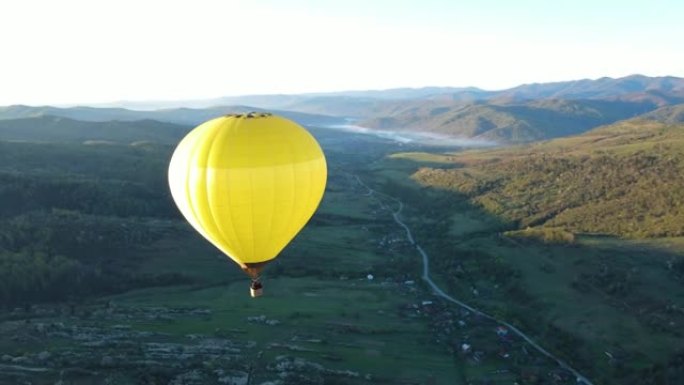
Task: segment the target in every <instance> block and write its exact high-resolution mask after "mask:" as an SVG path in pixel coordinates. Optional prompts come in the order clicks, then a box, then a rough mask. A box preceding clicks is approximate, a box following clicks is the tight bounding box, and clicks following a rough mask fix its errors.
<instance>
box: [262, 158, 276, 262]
mask: <svg viewBox="0 0 684 385" xmlns="http://www.w3.org/2000/svg"><path fill="white" fill-rule="evenodd" d="M276 167H277V165H275V166H274V167H272V168H271V178H270V180H271V192H272V196H273V199H272V201H271V209H270V210H267V211H269V212H270V213H271V218H270V219H269V221H268V231H267V232H266V233H265V234H266V236H267V237H270V236H271V233H272V232H273V217H274V215H273V211H275V210H276V196H277V194H276V191H275V190H276V181H275V179H276ZM268 244H271V245H272V244H273V243H272V242H268ZM262 250H263V248H262ZM266 251H267V252H268V251H269V250H268V249H267V250H266ZM268 254H269V255H267V256H266V257H263V256H262V259H265V258H268V259H272V258H273V257H274V255H270V253H268Z"/></svg>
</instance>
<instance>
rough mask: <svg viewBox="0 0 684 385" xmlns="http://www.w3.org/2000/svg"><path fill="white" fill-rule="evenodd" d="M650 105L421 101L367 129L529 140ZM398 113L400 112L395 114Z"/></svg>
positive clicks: (568, 131)
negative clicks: (447, 102) (405, 130)
mask: <svg viewBox="0 0 684 385" xmlns="http://www.w3.org/2000/svg"><path fill="white" fill-rule="evenodd" d="M652 108H654V106H653V105H651V104H646V103H633V102H621V101H604V100H563V99H551V100H549V99H545V100H534V101H529V102H526V103H523V104H508V105H500V104H489V103H484V102H479V103H474V104H472V103H471V104H461V103H456V104H451V105H445V104H444V103H441V104H439V103H422V104H420V105H419V104H417V103H416V104H414V105H404V106H402V107H401V109H400V111H399V112H393V113H392V112H390V111H389V110H385V111H383V112H381V113H380V114H379V116H378V117H375V118H372V119H368V120H364V121H362V122H361V123H360V125H362V126H366V127H373V128H382V129H408V130H420V131H430V132H436V133H440V134H446V135H453V136H460V137H466V138H478V139H489V140H496V141H500V142H530V141H535V140H541V139H550V138H555V137H561V136H568V135H575V134H580V133H582V132H585V131H587V130H590V129H591V128H594V127H597V126H600V125H603V124H608V123H612V122H615V121H617V120H622V119H626V118H632V117H634V116H636V115H639V114H642V113H644V112H647V111H649V110H651V109H652ZM395 111H396V110H395Z"/></svg>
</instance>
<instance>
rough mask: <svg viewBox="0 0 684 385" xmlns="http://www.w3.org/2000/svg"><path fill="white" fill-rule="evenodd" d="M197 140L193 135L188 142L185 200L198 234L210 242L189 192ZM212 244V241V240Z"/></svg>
mask: <svg viewBox="0 0 684 385" xmlns="http://www.w3.org/2000/svg"><path fill="white" fill-rule="evenodd" d="M197 136H199V133H197ZM198 143H199V141H198V140H197V139H196V138H194V137H193V140H192V142H191V143H190V144H191V145H190V149H188V160H189V162H188V166H187V167H186V168H185V183H184V184H185V198H186V201H187V202H188V207H189V208H190V212H191V213H192V218H193V220H194V222H196V223H197V224H198V225H199V229H198V231H199V232H200V234H201V235H202V236H203V237H205V238H207V240H209V241H210V242H211V239H210V238H209V237H208V236H207V234H206V232H205V231H204V229H202V221H201V220H200V219H199V216H198V215H197V210H195V201H194V199H193V197H192V194H191V193H190V172H191V170H192V164H193V163H194V156H195V151H196V150H197V146H198ZM212 244H213V242H212Z"/></svg>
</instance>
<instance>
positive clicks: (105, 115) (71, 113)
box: [0, 105, 344, 126]
mask: <svg viewBox="0 0 684 385" xmlns="http://www.w3.org/2000/svg"><path fill="white" fill-rule="evenodd" d="M249 111H257V112H258V111H264V110H263V109H260V108H256V107H249V106H240V105H236V106H219V107H212V108H204V109H196V108H172V109H161V110H152V111H141V110H129V109H125V108H99V107H68V108H58V107H52V106H42V107H32V106H23V105H14V106H8V107H0V120H2V119H18V118H31V117H39V116H60V117H64V118H70V119H75V120H81V121H90V122H106V121H112V120H118V121H137V120H145V119H150V120H156V121H159V122H166V123H173V124H182V125H191V126H194V125H197V124H200V123H202V122H205V121H207V120H209V119H213V118H216V117H219V116H221V115H225V114H228V113H244V112H249ZM269 112H273V113H275V114H278V115H282V116H284V117H286V118H289V119H292V120H294V121H297V122H299V123H301V124H319V125H320V124H338V123H340V122H343V121H344V120H343V119H342V118H339V117H332V116H324V115H316V114H308V113H303V112H292V111H279V110H269Z"/></svg>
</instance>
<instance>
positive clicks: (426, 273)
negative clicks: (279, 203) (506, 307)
mask: <svg viewBox="0 0 684 385" xmlns="http://www.w3.org/2000/svg"><path fill="white" fill-rule="evenodd" d="M353 177H354V178H355V179H356V181H357V182H358V183H359V185H361V186H363V187H364V188H366V189H368V194H367V195H368V196H370V195H382V196H384V197H386V198H388V199H390V200H392V201H394V202H396V203H397V204H398V205H399V207H398V208H397V209H396V210H392V208H390V207H387V206H386V205H385V204H384V203H382V201H380V205H381V206H382V207H383V208H385V209H387V210H389V211H390V212H391V213H392V217H394V221H395V222H397V224H399V226H401V227H403V228H404V230H406V238H407V239H408V240H409V242H411V245H413V246H414V247H415V248H416V250H417V251H418V253H419V254H420V255H421V257H422V258H423V276H422V279H423V281H425V282H426V283H427V284H428V285H429V286H430V288H432V290H433V292H434V293H435V294H436V295H438V296H440V297H442V298H444V299H446V300H447V301H450V302H453V303H455V304H457V305H458V306H461V307H462V308H464V309H467V310H469V311H471V312H473V313H475V314H477V315H479V316H481V317H483V318H486V319H489V320H491V321H494V322H496V323H498V324H500V325H504V326H506V327H507V328H508V329H510V330H511V331H513V333H515V334H516V335H518V336H519V337H520V338H522V339H523V340H525V341H526V342H527V343H528V344H530V346H532V347H533V348H535V349H536V350H537V351H538V352H539V353H541V354H543V355H545V356H546V357H548V358H550V359H551V360H553V361H555V362H556V363H557V364H558V366H560V367H561V368H563V369H565V370H567V371H569V372H570V373H572V374H573V375H574V376H575V377H576V379H577V383H578V384H585V385H594V384H593V383H592V382H591V381H589V379H588V378H586V377H585V376H583V375H582V374H581V373H580V372H578V371H577V370H575V369H573V368H572V367H570V365H568V364H567V363H565V361H563V360H561V359H560V358H558V357H556V356H554V355H553V354H551V353H549V352H548V351H546V349H544V348H542V347H541V346H539V345H538V344H537V343H536V342H534V340H532V338H530V337H529V336H528V335H527V334H525V333H523V332H522V331H520V329H518V328H517V327H515V326H513V325H511V324H510V323H508V322H506V321H503V320H500V319H497V318H495V317H493V316H491V315H489V314H487V313H485V312H483V311H480V310H478V309H476V308H474V307H472V306H470V305H468V304H466V303H464V302H462V301H459V300H457V299H456V298H454V297H452V296H450V295H449V294H447V293H445V292H444V290H442V289H440V288H439V286H437V284H435V282H434V281H433V280H432V278H430V257H429V256H428V254H427V253H426V252H425V250H423V248H422V247H420V245H419V244H417V243H416V241H415V239H414V238H413V234H412V233H411V229H410V228H409V227H408V226H407V225H406V223H404V222H403V221H402V220H401V218H400V217H399V215H400V214H401V211H402V210H403V209H404V203H403V202H402V201H400V200H399V199H397V198H395V197H393V196H390V195H387V194H385V193H381V192H378V191H376V190H374V189H372V188H370V187H369V186H368V185H367V184H365V183H363V181H362V180H361V178H359V177H358V176H357V175H353Z"/></svg>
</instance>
